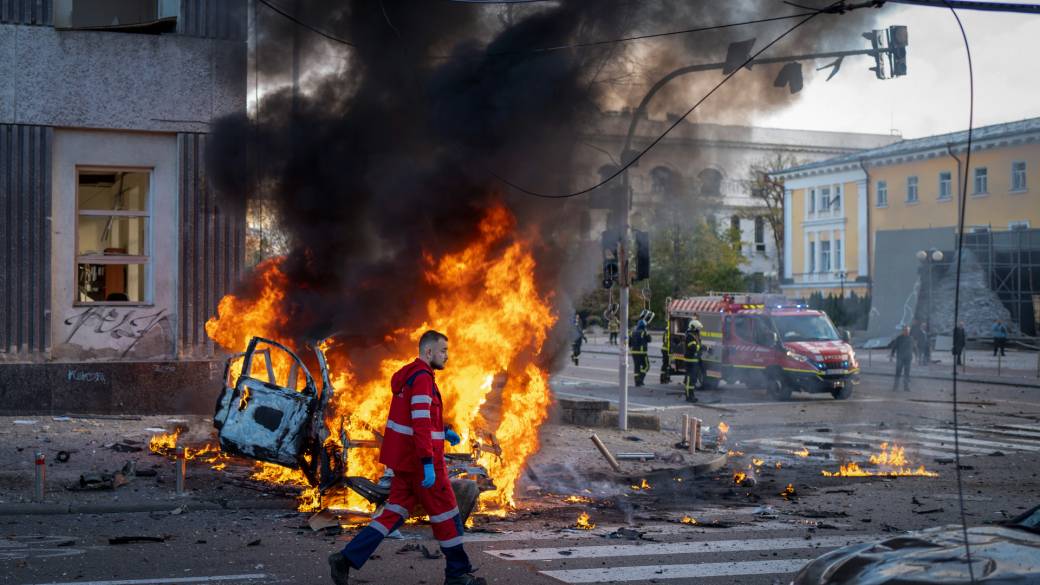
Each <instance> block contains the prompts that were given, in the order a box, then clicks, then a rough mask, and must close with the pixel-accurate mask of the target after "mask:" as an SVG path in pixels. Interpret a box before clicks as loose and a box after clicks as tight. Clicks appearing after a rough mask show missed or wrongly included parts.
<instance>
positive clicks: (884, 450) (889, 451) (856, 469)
mask: <svg viewBox="0 0 1040 585" xmlns="http://www.w3.org/2000/svg"><path fill="white" fill-rule="evenodd" d="M870 464H871V465H873V466H876V467H878V469H864V468H862V467H860V466H859V464H858V463H856V462H855V461H851V462H849V463H845V464H842V465H841V467H840V468H839V469H838V471H827V470H826V469H825V470H823V471H821V472H820V473H821V474H822V475H823V476H824V477H872V476H883V477H908V476H920V477H939V474H938V473H936V472H934V471H928V470H926V469H925V467H924V465H918V466H917V467H916V468H914V467H913V466H912V465H911V463H910V462H909V461H908V460H907V458H906V454H905V450H904V449H903V447H900V446H898V445H891V446H890V445H889V444H888V443H881V452H880V453H878V454H877V455H871V456H870Z"/></svg>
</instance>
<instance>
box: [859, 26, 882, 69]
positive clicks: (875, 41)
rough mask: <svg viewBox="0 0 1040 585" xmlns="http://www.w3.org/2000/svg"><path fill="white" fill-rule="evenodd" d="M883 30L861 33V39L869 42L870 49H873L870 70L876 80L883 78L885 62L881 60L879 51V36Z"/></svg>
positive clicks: (880, 49) (880, 48)
mask: <svg viewBox="0 0 1040 585" xmlns="http://www.w3.org/2000/svg"><path fill="white" fill-rule="evenodd" d="M884 32H885V31H883V30H872V31H870V32H865V33H863V38H865V39H867V40H868V41H870V47H871V48H872V49H873V52H872V53H871V55H872V56H873V57H874V66H873V67H871V68H870V70H871V71H873V72H874V75H876V76H877V78H878V79H884V78H885V62H884V61H883V60H882V56H881V51H882V47H881V45H882V43H881V35H883V34H884Z"/></svg>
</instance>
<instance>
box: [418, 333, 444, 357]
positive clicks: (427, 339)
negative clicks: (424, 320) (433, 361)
mask: <svg viewBox="0 0 1040 585" xmlns="http://www.w3.org/2000/svg"><path fill="white" fill-rule="evenodd" d="M442 339H443V340H444V341H448V336H447V335H445V334H443V333H441V332H440V331H434V330H433V329H430V330H429V331H427V332H426V333H423V334H422V337H420V338H419V352H420V353H422V351H423V350H424V349H426V348H427V347H429V346H431V345H433V344H435V343H437V342H438V341H440V340H442Z"/></svg>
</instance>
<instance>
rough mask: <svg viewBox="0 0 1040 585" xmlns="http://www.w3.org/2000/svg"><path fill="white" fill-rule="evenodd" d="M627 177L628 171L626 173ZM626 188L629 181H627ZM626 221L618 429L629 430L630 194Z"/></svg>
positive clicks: (622, 252) (621, 273)
mask: <svg viewBox="0 0 1040 585" xmlns="http://www.w3.org/2000/svg"><path fill="white" fill-rule="evenodd" d="M625 175H626V177H627V175H628V171H625ZM625 183H626V185H625V186H626V187H627V186H628V185H627V183H628V181H625ZM625 199H626V205H625V219H624V223H623V225H622V229H621V238H620V239H619V240H618V268H619V270H618V284H620V285H621V301H620V302H621V326H620V327H618V389H619V396H618V428H619V429H621V430H622V431H627V430H628V281H629V274H628V203H627V200H628V199H629V198H628V193H627V192H626V194H625Z"/></svg>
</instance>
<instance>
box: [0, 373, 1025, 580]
mask: <svg viewBox="0 0 1040 585" xmlns="http://www.w3.org/2000/svg"><path fill="white" fill-rule="evenodd" d="M616 363H617V361H616V358H615V357H613V356H608V355H594V354H585V355H583V356H582V360H581V365H580V366H578V367H575V366H568V367H566V368H565V369H563V370H562V371H561V372H559V373H558V374H557V375H556V376H555V377H554V379H553V382H552V385H553V389H554V391H555V392H557V394H558V395H560V396H566V397H575V396H588V397H596V398H605V399H616V393H617V385H616V373H615V372H616ZM656 378H657V376H656V364H655V366H654V370H653V372H652V377H651V378H648V379H651V380H652V381H656ZM891 384H892V380H891V378H887V377H880V376H874V377H865V378H864V380H863V383H862V384H861V385H860V386H858V387H857V388H856V390H855V392H854V393H853V396H852V398H851V399H849V400H845V401H836V400H834V399H832V398H831V397H830V396H829V395H816V396H810V395H805V394H796V395H795V396H794V399H793V400H791V401H790V402H783V403H779V402H773V401H771V400H769V399H768V398H767V397H766V396H765V392H764V391H763V390H761V389H749V388H745V387H743V386H725V385H724V386H723V387H722V388H721V389H720V390H718V391H714V392H703V393H702V394H701V399H702V401H703V404H699V405H693V406H690V405H687V404H685V403H683V402H681V398H680V395H679V386H678V381H674V382H673V383H672V384H670V385H667V386H662V385H659V384H654V383H651V384H649V385H648V386H647V387H645V388H639V389H636V388H632V389H631V390H630V400H631V406H632V407H633V409H637V410H643V411H647V412H653V413H655V414H658V415H660V416H661V417H662V422H663V423H664V426H665V427H666V428H668V427H670V426H672V425H674V424H675V421H676V420H677V419H678V417H679V416H680V415H681V414H682V413H684V412H688V413H691V414H693V415H694V416H698V417H700V418H702V419H704V420H705V424H706V425H708V426H709V427H710V428H711V431H710V432H716V431H715V429H716V428H717V425H718V422H720V421H725V422H726V423H727V424H728V425H729V426H730V432H729V434H728V438H727V445H728V446H729V449H731V450H732V456H731V463H730V465H731V467H730V469H728V470H724V471H723V472H720V473H718V474H717V475H716V476H715V477H711V478H704V480H703V482H702V483H699V484H691V485H688V486H683V487H681V488H677V489H675V490H673V491H672V493H671V494H670V497H660V498H656V497H654V496H653V495H651V496H646V495H640V497H639V498H636V497H633V498H627V497H618V498H615V499H613V500H604V501H600V502H599V503H598V504H595V505H593V504H588V505H583V504H563V503H557V504H556V505H554V506H550V505H546V504H545V502H540V503H538V506H535V508H537V509H528V511H527V512H525V513H522V514H520V515H519V517H518V519H514V520H512V521H495V520H494V519H489V518H480V519H478V527H479V528H481V529H483V530H488V531H491V532H475V533H471V534H469V535H467V540H468V544H467V548H468V550H469V551H470V555H471V557H472V559H473V561H474V563H475V564H476V565H477V566H479V567H480V570H479V572H478V574H480V575H482V576H484V577H485V578H487V579H488V580H489V582H491V583H502V584H513V583H516V584H525V585H526V584H556V583H632V584H636V585H641V584H647V583H696V584H705V585H716V584H717V585H721V584H732V583H744V584H755V585H757V584H761V585H772V584H774V583H787V582H788V581H789V580H790V578H791V576H792V575H793V573H794V572H795V571H797V570H798V568H799V567H801V566H802V565H803V564H804V563H805V562H806V561H807V560H808V559H811V558H814V557H815V556H818V555H819V554H821V553H822V552H823V551H825V550H830V549H832V548H835V547H838V546H842V545H844V544H845V543H851V542H859V541H862V540H864V539H873V538H882V537H888V536H892V535H895V534H898V533H900V532H901V531H905V530H917V529H923V528H928V527H932V526H938V525H943V524H952V523H955V522H957V521H958V520H959V517H960V511H959V507H958V502H959V499H960V498H959V496H958V491H957V489H956V481H955V476H956V473H955V464H954V462H953V459H954V449H953V434H952V428H951V426H950V424H951V421H952V402H951V396H952V394H951V388H950V386H949V383H948V382H940V381H934V380H933V381H926V380H921V381H918V382H915V383H914V385H913V390H912V391H911V392H909V393H905V392H902V391H892V390H891ZM1038 392H1040V390H1036V389H1027V388H1015V387H1003V386H1002V387H984V386H981V385H973V384H963V385H961V387H960V388H959V399H960V401H961V405H960V411H959V414H960V421H959V422H960V426H959V429H960V431H961V435H960V436H961V440H962V444H961V447H962V452H961V457H962V460H961V466H962V467H961V472H962V479H963V498H964V503H965V504H966V512H965V513H966V517H967V519H968V522H969V523H971V524H985V523H990V522H995V521H999V520H1001V519H1004V518H1007V517H1011V516H1014V515H1016V514H1018V513H1020V512H1022V511H1024V510H1025V509H1027V508H1029V507H1031V506H1033V505H1035V504H1037V503H1040V495H1038V494H1040V479H1038V477H1037V473H1038V472H1040V457H1037V454H1038V453H1040V394H1038ZM884 441H887V442H889V443H898V444H899V445H901V446H903V447H904V448H905V453H906V456H907V458H908V459H909V460H910V461H911V463H912V465H913V466H917V465H924V466H925V468H926V469H927V470H929V471H933V472H936V473H938V474H939V476H938V477H900V478H878V477H866V478H828V477H824V476H823V475H822V474H821V471H823V470H831V471H833V470H837V469H838V467H839V464H840V463H841V462H843V461H858V462H860V463H866V461H867V458H868V456H869V455H870V454H871V453H877V452H878V449H879V445H880V444H881V443H882V442H884ZM799 453H800V454H799ZM802 455H805V456H802ZM748 466H750V468H749V467H748ZM736 471H744V472H746V473H749V474H751V475H753V476H755V477H756V478H757V484H756V485H755V486H754V487H738V486H735V485H733V480H732V474H733V473H734V472H736ZM787 484H791V485H792V487H793V488H794V490H795V494H794V495H789V496H787V497H783V496H781V495H780V492H783V491H784V488H785V486H786V485H787ZM709 488H710V489H709ZM581 511H586V512H588V513H589V514H590V516H591V517H592V519H593V521H596V522H597V523H598V526H597V527H596V529H595V530H592V531H578V530H572V529H570V528H569V527H570V526H571V524H572V523H573V520H574V518H575V517H576V516H577V514H578V513H579V512H581ZM683 516H690V517H693V518H696V519H697V521H698V522H699V523H700V524H699V525H687V524H682V523H678V522H677V519H678V518H681V517H683ZM622 526H626V527H629V528H631V529H633V530H635V532H633V533H629V534H627V535H625V534H622V535H621V536H622V538H610V535H611V534H614V535H615V536H617V535H618V534H617V533H616V530H617V529H618V528H619V527H622ZM404 532H405V534H406V535H407V536H408V537H409V539H408V540H404V541H389V540H388V541H387V542H386V543H385V544H384V546H383V547H382V548H381V549H380V550H379V552H378V553H377V556H376V558H374V559H373V560H371V561H370V563H369V564H368V565H367V566H366V567H365V568H364V570H363V571H360V572H358V574H357V579H355V582H357V583H376V584H382V583H401V584H408V583H440V582H441V570H442V563H443V561H441V560H439V559H432V560H431V559H426V558H424V555H423V554H422V552H421V551H420V550H413V548H414V547H413V546H412V545H414V544H426V545H427V546H429V547H430V549H431V550H433V549H434V547H433V545H432V543H431V541H430V540H429V538H430V534H429V531H428V528H426V527H422V526H409V527H406V529H405V531H404ZM639 533H642V535H641V536H640V535H639ZM135 535H143V536H158V537H162V538H163V539H164V542H147V543H135V544H125V545H112V544H109V541H108V539H109V538H111V537H116V536H135ZM350 535H351V533H349V532H347V533H345V534H342V535H338V536H334V535H326V534H321V533H314V532H312V531H311V530H310V529H309V528H308V527H307V526H306V515H302V514H297V513H286V512H276V511H260V510H257V511H252V512H250V511H245V512H190V511H189V512H184V513H181V514H167V513H161V514H159V513H153V514H147V513H140V514H121V515H116V514H108V515H81V516H69V515H65V516H30V517H14V516H6V517H5V516H0V575H3V577H2V578H0V581H2V582H3V583H14V584H43V583H52V584H56V583H60V584H65V583H80V584H82V583H92V584H96V585H113V584H116V583H126V584H128V585H129V584H138V583H142V584H143V583H156V584H159V583H211V582H219V583H243V584H244V583H329V582H330V581H329V580H328V576H327V567H326V561H325V557H326V555H327V554H328V553H329V552H330V551H332V550H334V549H336V548H338V547H341V546H342V545H343V540H344V539H347V538H349V537H350ZM626 536H627V538H626ZM629 538H631V539H629Z"/></svg>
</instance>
